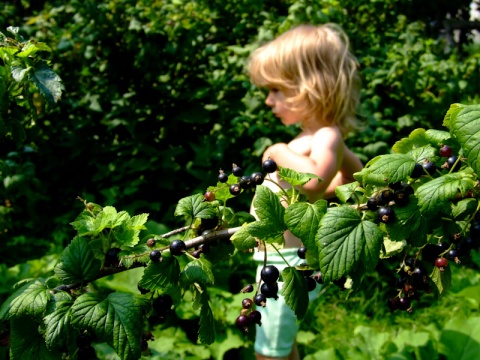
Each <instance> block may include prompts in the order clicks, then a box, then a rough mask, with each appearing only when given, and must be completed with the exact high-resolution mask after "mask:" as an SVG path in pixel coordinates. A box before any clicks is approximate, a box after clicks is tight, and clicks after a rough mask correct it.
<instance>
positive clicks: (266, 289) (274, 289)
mask: <svg viewBox="0 0 480 360" xmlns="http://www.w3.org/2000/svg"><path fill="white" fill-rule="evenodd" d="M260 292H261V293H262V294H263V295H265V296H266V297H267V298H274V299H275V300H276V299H278V295H277V294H278V284H277V283H266V282H264V283H263V284H262V286H261V287H260Z"/></svg>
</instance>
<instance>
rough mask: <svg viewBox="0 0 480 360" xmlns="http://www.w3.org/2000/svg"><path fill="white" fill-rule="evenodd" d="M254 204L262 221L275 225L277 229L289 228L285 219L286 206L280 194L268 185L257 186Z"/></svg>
mask: <svg viewBox="0 0 480 360" xmlns="http://www.w3.org/2000/svg"><path fill="white" fill-rule="evenodd" d="M253 205H254V207H255V212H256V214H257V216H258V218H259V219H260V220H261V221H262V222H264V223H267V224H269V225H271V226H272V227H275V228H276V229H277V231H285V230H287V227H286V225H285V223H284V221H283V217H284V215H285V208H284V207H283V205H282V204H281V203H280V200H279V199H278V196H277V195H275V193H274V192H273V191H272V190H270V189H269V188H268V187H266V186H264V185H259V186H257V190H256V193H255V199H254V201H253Z"/></svg>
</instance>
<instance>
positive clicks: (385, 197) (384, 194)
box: [377, 189, 394, 206]
mask: <svg viewBox="0 0 480 360" xmlns="http://www.w3.org/2000/svg"><path fill="white" fill-rule="evenodd" d="M393 198H394V193H393V191H392V190H390V189H384V190H382V191H381V192H380V193H379V194H378V195H377V204H378V205H379V206H383V205H388V203H389V202H390V201H392V200H393Z"/></svg>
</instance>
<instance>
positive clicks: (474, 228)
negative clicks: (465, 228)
mask: <svg viewBox="0 0 480 360" xmlns="http://www.w3.org/2000/svg"><path fill="white" fill-rule="evenodd" d="M470 237H471V238H472V239H474V240H475V241H479V240H480V221H475V222H473V223H471V224H470Z"/></svg>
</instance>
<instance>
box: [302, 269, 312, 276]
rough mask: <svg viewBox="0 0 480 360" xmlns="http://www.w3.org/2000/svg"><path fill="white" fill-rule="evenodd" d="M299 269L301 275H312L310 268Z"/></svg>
mask: <svg viewBox="0 0 480 360" xmlns="http://www.w3.org/2000/svg"><path fill="white" fill-rule="evenodd" d="M300 271H301V272H302V275H303V277H309V276H312V275H313V270H312V269H307V270H300Z"/></svg>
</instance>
